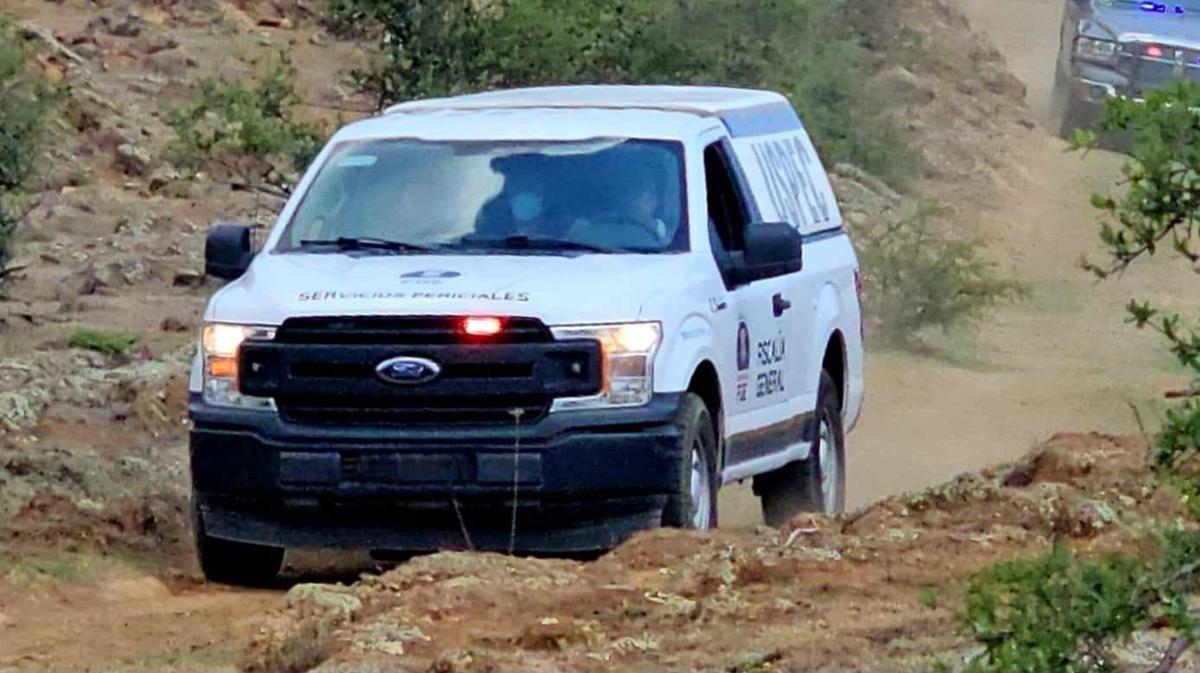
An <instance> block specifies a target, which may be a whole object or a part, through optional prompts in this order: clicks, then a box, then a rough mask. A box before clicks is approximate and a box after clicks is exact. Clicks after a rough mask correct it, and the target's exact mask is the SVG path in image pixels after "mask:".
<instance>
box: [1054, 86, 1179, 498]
mask: <svg viewBox="0 0 1200 673" xmlns="http://www.w3.org/2000/svg"><path fill="white" fill-rule="evenodd" d="M1197 110H1200V85H1197V84H1196V83H1193V82H1181V83H1178V84H1175V85H1173V86H1171V87H1168V88H1165V89H1163V90H1161V91H1157V92H1154V93H1152V94H1150V95H1149V96H1147V97H1146V100H1145V103H1144V104H1140V103H1135V102H1133V101H1127V100H1123V99H1112V100H1111V101H1110V102H1109V104H1108V106H1107V108H1106V110H1105V117H1104V120H1103V122H1102V124H1101V128H1102V129H1103V130H1104V131H1105V132H1106V133H1113V134H1117V135H1121V136H1124V137H1128V138H1130V139H1131V141H1132V157H1131V160H1130V161H1128V162H1127V163H1126V165H1125V166H1124V168H1123V173H1124V178H1125V179H1124V183H1126V184H1127V190H1126V191H1125V193H1124V195H1123V196H1121V197H1120V198H1119V199H1118V198H1112V197H1109V196H1100V195H1097V196H1095V197H1093V198H1092V203H1093V205H1094V206H1096V207H1097V208H1099V209H1100V210H1101V211H1102V212H1103V213H1104V216H1105V217H1104V221H1103V222H1102V225H1101V229H1100V240H1101V242H1102V243H1103V245H1104V248H1105V251H1106V253H1107V259H1106V260H1105V261H1104V262H1102V263H1091V262H1088V261H1086V260H1085V261H1084V268H1086V269H1088V270H1089V271H1091V272H1092V273H1094V274H1095V275H1097V276H1098V277H1100V278H1107V277H1109V276H1111V275H1112V274H1114V273H1119V272H1121V271H1123V270H1124V269H1126V268H1128V267H1129V266H1130V265H1131V264H1133V263H1134V262H1136V261H1137V260H1139V259H1142V258H1147V257H1152V256H1154V255H1155V254H1156V253H1157V252H1158V251H1159V249H1160V248H1165V249H1169V250H1171V251H1172V252H1174V253H1175V254H1176V255H1177V256H1179V257H1181V258H1182V259H1183V260H1184V261H1185V262H1187V263H1189V264H1191V265H1192V270H1193V271H1195V272H1197V273H1200V247H1197V236H1198V235H1200V226H1198V220H1200V122H1198V121H1197ZM1094 142H1095V135H1094V134H1093V133H1091V132H1089V131H1078V132H1077V133H1076V144H1077V145H1078V146H1087V145H1090V144H1092V143H1094ZM1127 310H1128V314H1129V320H1130V322H1132V323H1133V324H1135V325H1136V326H1137V327H1139V328H1144V329H1152V330H1154V331H1156V332H1158V333H1160V334H1161V335H1162V336H1163V338H1164V339H1165V340H1166V342H1167V343H1168V345H1169V347H1170V350H1171V353H1172V354H1173V355H1174V356H1175V357H1176V359H1178V360H1179V362H1180V364H1182V365H1183V366H1185V367H1187V368H1188V369H1189V370H1191V372H1192V373H1193V374H1194V375H1195V376H1196V377H1197V379H1200V325H1198V324H1197V322H1196V319H1195V318H1194V317H1192V318H1185V317H1184V316H1182V315H1180V314H1179V313H1177V312H1174V311H1169V310H1164V309H1162V308H1160V307H1158V306H1155V305H1154V304H1153V303H1151V302H1149V301H1136V300H1134V301H1131V302H1130V303H1129V306H1128V309H1127ZM1178 396H1180V397H1182V398H1183V401H1182V402H1181V403H1180V404H1179V405H1177V406H1176V407H1175V408H1174V409H1171V410H1169V411H1168V412H1167V415H1166V418H1165V419H1164V423H1163V428H1162V431H1161V432H1160V433H1159V434H1158V437H1157V439H1156V442H1155V446H1156V449H1157V459H1158V463H1159V465H1160V466H1161V467H1163V468H1164V469H1166V470H1169V471H1178V470H1180V469H1182V468H1183V467H1184V466H1185V465H1186V464H1187V463H1189V462H1190V461H1192V460H1193V459H1195V458H1196V457H1197V456H1198V455H1200V382H1198V384H1196V385H1194V386H1193V390H1192V391H1184V392H1182V393H1181V394H1179V395H1178ZM1186 476H1187V478H1190V479H1193V480H1197V479H1200V477H1197V474H1196V473H1195V472H1194V471H1192V472H1190V473H1189V474H1188V475H1186Z"/></svg>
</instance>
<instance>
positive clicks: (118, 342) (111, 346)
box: [68, 329, 139, 355]
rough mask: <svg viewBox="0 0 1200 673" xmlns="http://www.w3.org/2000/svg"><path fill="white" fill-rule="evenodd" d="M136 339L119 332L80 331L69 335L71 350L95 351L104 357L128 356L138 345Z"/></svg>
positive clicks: (133, 336)
mask: <svg viewBox="0 0 1200 673" xmlns="http://www.w3.org/2000/svg"><path fill="white" fill-rule="evenodd" d="M138 341H139V339H138V337H137V336H135V335H133V334H123V333H120V332H105V331H101V330H94V329H80V330H77V331H76V332H75V333H74V334H72V335H71V341H70V343H69V344H68V345H69V346H70V347H71V348H82V349H84V350H89V351H96V352H97V353H103V354H105V355H128V354H129V352H130V351H132V350H133V348H134V347H135V346H137V345H138Z"/></svg>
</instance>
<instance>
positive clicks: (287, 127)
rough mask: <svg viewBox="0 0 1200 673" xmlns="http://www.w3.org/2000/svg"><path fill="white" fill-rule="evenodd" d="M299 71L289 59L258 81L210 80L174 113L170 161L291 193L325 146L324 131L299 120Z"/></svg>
mask: <svg viewBox="0 0 1200 673" xmlns="http://www.w3.org/2000/svg"><path fill="white" fill-rule="evenodd" d="M294 76H295V72H294V69H293V68H292V67H291V66H290V65H289V64H288V63H287V61H286V60H285V61H284V62H283V63H281V64H280V65H279V66H278V67H276V68H274V69H272V70H271V71H270V72H268V73H267V74H266V75H265V76H263V77H262V78H261V79H259V80H258V81H257V82H254V83H244V82H228V83H227V82H220V81H217V80H206V81H204V82H202V83H201V85H200V92H199V94H198V95H197V96H196V97H195V98H194V99H193V100H192V101H190V102H189V103H187V104H186V105H183V106H182V107H179V108H176V109H174V110H172V111H171V113H170V115H169V118H168V121H169V123H170V125H171V127H172V128H173V129H174V130H175V134H176V140H175V142H174V143H173V144H172V146H171V148H170V152H169V154H170V158H171V160H172V161H173V162H174V163H175V164H176V165H177V166H180V167H183V168H188V169H192V170H199V169H208V170H210V171H213V172H214V173H215V174H216V177H218V178H219V179H235V180H240V181H241V182H243V183H245V184H248V185H251V186H271V187H275V188H277V189H280V190H283V191H287V190H288V189H289V188H290V186H291V184H292V183H293V182H294V181H295V178H296V176H297V175H298V173H299V172H301V171H303V170H304V168H305V167H306V166H307V165H308V163H309V162H310V161H312V159H313V157H314V156H316V153H317V152H318V151H319V150H320V143H321V139H322V134H321V133H320V131H319V130H318V129H317V128H315V127H313V126H311V125H309V124H306V123H303V122H300V121H298V120H296V119H295V117H294V116H293V114H292V109H291V108H292V106H293V105H294V104H295V103H296V102H297V101H298V97H297V95H296V90H295V87H294V86H293V84H292V80H293V78H294Z"/></svg>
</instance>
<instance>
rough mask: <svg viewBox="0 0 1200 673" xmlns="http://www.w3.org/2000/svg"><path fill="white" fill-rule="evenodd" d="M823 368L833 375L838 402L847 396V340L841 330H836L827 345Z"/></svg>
mask: <svg viewBox="0 0 1200 673" xmlns="http://www.w3.org/2000/svg"><path fill="white" fill-rule="evenodd" d="M821 368H822V369H824V370H825V371H827V372H829V375H830V376H831V377H833V385H834V387H835V389H836V390H837V393H838V403H839V404H840V403H841V401H842V400H844V399H845V398H846V340H845V339H844V338H843V337H842V333H841V332H836V331H835V332H834V333H833V336H831V337H829V344H828V345H827V346H825V357H824V358H823V359H822V360H821Z"/></svg>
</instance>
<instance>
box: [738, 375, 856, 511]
mask: <svg viewBox="0 0 1200 673" xmlns="http://www.w3.org/2000/svg"><path fill="white" fill-rule="evenodd" d="M813 426H814V428H815V432H814V433H813V439H812V446H811V447H810V448H809V451H808V458H806V459H804V460H802V461H798V462H795V463H789V464H788V465H784V466H783V467H781V468H779V469H777V470H774V471H772V472H768V473H766V474H762V475H759V476H757V477H755V478H754V492H755V493H757V494H758V495H759V497H760V498H761V499H762V508H763V520H764V521H765V522H766V523H767V525H768V526H775V527H779V526H783V525H784V524H786V523H787V522H788V521H790V520H791V519H792V517H794V516H796V515H797V514H799V513H801V512H820V513H823V514H838V513H841V512H843V511H845V509H846V448H845V447H846V440H845V432H844V430H843V428H842V411H841V404H840V402H839V400H838V391H837V387H836V385H835V384H834V382H833V377H831V376H830V375H829V373H828V372H821V384H820V386H819V387H818V389H817V409H816V413H815V414H814V416H813Z"/></svg>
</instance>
